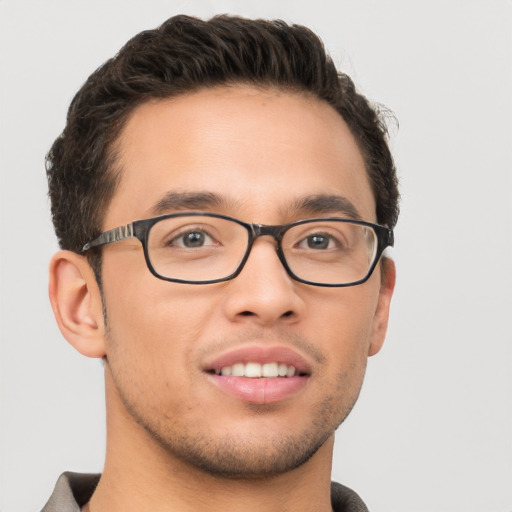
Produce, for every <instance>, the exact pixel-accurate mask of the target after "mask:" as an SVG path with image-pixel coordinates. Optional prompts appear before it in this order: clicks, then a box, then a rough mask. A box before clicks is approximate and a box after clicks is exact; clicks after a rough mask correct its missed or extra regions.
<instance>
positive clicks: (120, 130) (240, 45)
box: [43, 16, 398, 512]
mask: <svg viewBox="0 0 512 512" xmlns="http://www.w3.org/2000/svg"><path fill="white" fill-rule="evenodd" d="M385 135H386V132H385V128H384V125H383V124H382V122H381V121H380V119H379V117H378V115H377V113H376V112H375V111H374V109H372V107H371V106H370V105H369V103H368V101H367V100H366V99H365V98H364V97H362V96H361V95H359V94H358V93H357V92H356V91H355V89H354V86H353V84H352V81H351V80H350V79H349V78H348V77H347V76H346V75H343V74H337V72H336V69H335V67H334V65H333V63H332V61H331V60H330V59H329V58H328V57H327V56H326V54H325V51H324V48H323V46H322V43H321V42H320V40H319V39H318V38H317V37H316V36H315V35H314V34H312V33H311V32H310V31H309V30H307V29H306V28H304V27H299V26H288V25H286V24H284V23H282V22H266V21H250V20H245V19H240V18H234V17H226V16H222V17H216V18H213V19H212V20H210V21H207V22H205V21H201V20H198V19H194V18H190V17H185V16H177V17H175V18H172V19H170V20H168V21H167V22H165V23H164V24H163V25H162V26H161V27H160V28H158V29H156V30H151V31H147V32H143V33H141V34H139V35H137V36H135V37H134V38H133V39H132V40H131V41H129V42H128V43H127V44H126V45H125V47H124V48H123V49H122V50H121V51H120V52H119V53H118V55H116V57H114V58H113V59H111V60H109V61H108V62H107V63H105V64H104V65H103V66H102V67H101V68H99V69H98V70H97V71H96V72H95V73H93V74H92V75H91V77H90V78H89V79H88V80H87V82H86V83H85V84H84V86H83V87H82V89H81V90H80V91H79V93H78V94H77V96H76V97H75V99H74V100H73V102H72V104H71V106H70V109H69V114H68V121H67V126H66V128H65V130H64V132H63V134H62V135H61V136H60V137H59V138H58V139H57V140H56V141H55V143H54V145H53V147H52V149H51V151H50V152H49V154H48V162H47V170H48V179H49V187H50V197H51V200H52V215H53V220H54V225H55V229H56V233H57V236H58V238H59V242H60V245H61V247H62V249H63V250H62V251H60V252H58V253H57V254H56V255H55V256H54V258H53V259H52V262H51V265H50V298H51V303H52V306H53V309H54V312H55V316H56V319H57V322H58V324H59V327H60V329H61V331H62V333H63V334H64V336H65V337H66V338H67V340H68V341H69V342H70V343H71V344H72V345H73V346H74V347H75V348H76V349H77V350H78V351H79V352H80V353H82V354H84V355H86V356H88V357H96V358H102V359H103V361H104V364H105V387H106V407H107V452H106V459H105V466H104V471H103V473H102V475H101V476H99V475H77V474H69V473H68V474H64V475H63V476H62V477H61V478H60V479H59V482H58V483H57V486H56V489H55V491H54V494H53V495H52V497H51V498H50V500H49V502H48V503H47V505H46V506H45V508H44V509H43V510H45V511H64V510H65V511H71V510H73V511H78V510H80V508H81V509H82V510H84V511H92V512H102V511H109V512H115V511H121V510H122V511H124V512H126V511H130V510H138V511H140V510H152V511H159V510H173V511H193V510H228V511H239V510H245V511H253V510H254V511H256V510H257V511H264V510H268V511H276V510H278V511H288V510H290V511H291V510H294V511H300V510H304V511H311V510H315V511H327V510H337V511H338V510H344V511H362V510H366V507H365V505H364V504H363V502H362V501H361V500H360V498H359V497H358V496H357V494H355V493H354V492H352V491H350V490H349V489H347V488H346V487H343V486H341V485H339V484H332V485H331V482H330V472H331V460H332V450H333V442H334V432H335V430H336V428H337V427H338V426H339V425H340V424H341V423H342V422H343V420H344V419H345V418H346V416H347V415H348V413H349V412H350V410H351V408H352V406H353V405H354V403H355V401H356V399H357V396H358V393H359V390H360V387H361V384H362V380H363V376H364V372H365V367H366V360H367V357H368V356H371V355H373V354H375V353H376V352H378V351H379V349H380V347H381V346H382V343H383V341H384V336H385V331H386V327H387V320H388V312H389V304H390V300H391V295H392V292H393V287H394V281H395V270H394V265H393V262H392V261H391V260H390V259H389V258H385V257H383V256H382V253H383V251H384V250H385V248H386V247H388V246H390V245H392V244H393V233H392V228H393V226H394V224H395V223H396V220H397V216H398V206H397V201H398V192H397V183H396V173H395V169H394V165H393V161H392V158H391V155H390V152H389V149H388V146H387V144H386V140H385Z"/></svg>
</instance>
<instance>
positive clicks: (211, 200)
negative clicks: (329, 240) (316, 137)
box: [151, 192, 361, 219]
mask: <svg viewBox="0 0 512 512" xmlns="http://www.w3.org/2000/svg"><path fill="white" fill-rule="evenodd" d="M234 205H235V203H234V202H233V201H231V200H229V199H228V198H226V197H225V196H221V195H218V194H214V193H213V192H167V193H166V194H165V195H164V196H163V197H162V198H161V199H160V200H159V201H158V202H157V203H155V204H154V205H153V206H152V207H151V213H152V214H154V215H162V214H165V213H168V212H170V211H176V210H178V211H179V210H213V209H218V208H221V207H223V208H226V207H227V206H231V207H234ZM284 211H285V212H286V213H288V214H289V215H290V216H297V215H298V214H300V215H306V216H308V215H311V216H314V215H321V214H336V215H340V214H341V215H343V216H346V217H350V218H352V219H361V216H360V215H359V212H358V211H357V208H356V207H355V206H354V204H353V203H352V202H351V201H350V200H349V199H347V198H346V197H344V196H340V195H337V194H316V195H312V196H304V197H301V198H298V199H296V200H295V201H294V202H293V203H292V204H291V205H289V206H288V207H285V208H284Z"/></svg>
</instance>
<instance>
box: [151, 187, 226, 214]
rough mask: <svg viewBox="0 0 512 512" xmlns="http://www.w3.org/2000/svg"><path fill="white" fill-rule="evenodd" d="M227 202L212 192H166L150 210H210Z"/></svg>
mask: <svg viewBox="0 0 512 512" xmlns="http://www.w3.org/2000/svg"><path fill="white" fill-rule="evenodd" d="M227 202H228V201H227V200H226V199H225V198H223V197H221V196H219V195H217V194H213V193H212V192H167V194H165V195H164V196H163V197H162V199H160V200H159V201H158V202H157V203H155V204H154V205H153V206H152V208H151V212H152V213H154V214H155V215H161V214H164V213H168V212H169V211H172V210H210V209H212V208H219V207H220V206H225V205H226V203H227Z"/></svg>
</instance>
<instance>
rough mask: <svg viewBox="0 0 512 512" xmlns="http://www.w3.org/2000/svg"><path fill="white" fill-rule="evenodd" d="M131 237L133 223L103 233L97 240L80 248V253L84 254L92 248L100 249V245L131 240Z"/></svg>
mask: <svg viewBox="0 0 512 512" xmlns="http://www.w3.org/2000/svg"><path fill="white" fill-rule="evenodd" d="M132 236H134V231H133V222H131V223H130V224H126V225H125V226H119V227H118V228H114V229H111V230H110V231H105V232H104V233H102V234H101V235H100V236H99V237H98V238H95V239H94V240H92V241H91V242H89V243H87V244H85V245H84V246H83V247H82V252H86V251H88V250H89V249H92V248H93V247H100V246H102V245H107V244H112V243H114V242H119V241H120V240H124V239H125V238H131V237H132Z"/></svg>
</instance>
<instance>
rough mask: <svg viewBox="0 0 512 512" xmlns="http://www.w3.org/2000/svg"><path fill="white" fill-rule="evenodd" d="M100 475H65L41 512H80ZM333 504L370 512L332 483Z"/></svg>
mask: <svg viewBox="0 0 512 512" xmlns="http://www.w3.org/2000/svg"><path fill="white" fill-rule="evenodd" d="M100 476H101V475H99V474H86V473H70V472H67V473H63V474H62V475H61V476H60V477H59V479H58V480H57V484H56V485H55V489H54V491H53V494H52V495H51V496H50V499H49V500H48V502H47V503H46V505H45V506H44V507H43V509H42V511H41V512H80V507H83V506H84V505H85V504H86V503H87V502H88V501H89V500H90V499H91V496H92V494H93V492H94V489H96V486H97V485H98V482H99V481H100ZM331 502H332V508H333V511H334V512H368V509H367V508H366V505H365V504H364V503H363V502H362V500H361V498H360V497H359V496H358V495H357V494H356V493H355V492H354V491H351V490H350V489H349V488H348V487H345V486H344V485H341V484H338V483H336V482H332V484H331Z"/></svg>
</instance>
